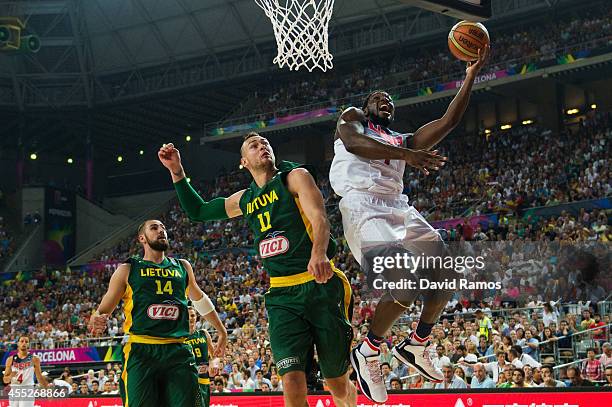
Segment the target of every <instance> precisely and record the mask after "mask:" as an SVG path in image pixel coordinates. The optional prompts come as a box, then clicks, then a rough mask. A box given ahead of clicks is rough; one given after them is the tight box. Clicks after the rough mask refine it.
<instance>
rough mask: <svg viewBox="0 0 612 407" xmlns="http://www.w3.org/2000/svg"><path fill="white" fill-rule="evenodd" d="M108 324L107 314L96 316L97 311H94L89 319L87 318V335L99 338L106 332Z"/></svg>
mask: <svg viewBox="0 0 612 407" xmlns="http://www.w3.org/2000/svg"><path fill="white" fill-rule="evenodd" d="M107 322H108V314H98V312H97V311H94V313H93V314H91V318H89V324H88V325H87V328H88V329H89V333H91V334H92V335H94V336H99V335H100V334H102V333H104V331H106V327H107Z"/></svg>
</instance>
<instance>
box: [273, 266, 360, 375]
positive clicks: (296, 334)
mask: <svg viewBox="0 0 612 407" xmlns="http://www.w3.org/2000/svg"><path fill="white" fill-rule="evenodd" d="M265 300H266V310H267V311H268V323H269V331H270V343H271V345H272V354H273V356H274V360H275V362H276V367H277V368H278V372H279V374H280V375H281V376H282V375H284V374H285V373H287V372H290V371H295V370H301V371H305V369H306V365H307V364H308V363H309V358H310V357H311V356H310V355H312V352H311V350H312V347H313V345H314V346H315V347H316V350H317V355H318V358H319V366H320V367H321V372H322V373H323V377H325V378H329V379H331V378H336V377H340V376H342V375H344V374H345V373H346V371H347V369H348V366H349V353H350V349H351V342H352V340H353V328H352V326H351V323H350V318H351V315H352V308H353V304H352V292H351V286H350V285H349V283H348V280H347V278H346V276H345V275H344V273H342V272H341V271H336V272H335V275H334V276H333V277H332V278H331V279H330V280H329V281H328V282H327V283H325V284H317V283H316V282H315V281H308V282H306V283H303V284H298V285H293V286H288V287H272V288H270V290H269V291H268V292H267V293H266V295H265Z"/></svg>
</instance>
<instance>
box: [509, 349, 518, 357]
mask: <svg viewBox="0 0 612 407" xmlns="http://www.w3.org/2000/svg"><path fill="white" fill-rule="evenodd" d="M508 353H510V354H511V355H512V356H514V357H515V358H518V356H519V355H520V353H518V352H517V351H516V349H514V347H512V349H510V352H508Z"/></svg>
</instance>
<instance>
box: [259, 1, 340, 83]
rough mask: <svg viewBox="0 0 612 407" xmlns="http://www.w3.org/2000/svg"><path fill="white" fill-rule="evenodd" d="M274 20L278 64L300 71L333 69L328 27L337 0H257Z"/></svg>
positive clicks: (275, 61)
mask: <svg viewBox="0 0 612 407" xmlns="http://www.w3.org/2000/svg"><path fill="white" fill-rule="evenodd" d="M255 3H257V5H258V6H259V7H261V8H262V9H263V10H264V11H265V13H266V16H268V18H269V19H270V21H272V26H273V27H274V37H275V38H276V45H277V46H278V54H277V55H276V58H274V63H275V64H278V66H279V67H281V68H283V67H285V66H286V67H288V68H289V69H291V70H295V71H297V70H298V69H299V68H300V67H302V66H304V67H306V68H307V69H308V70H309V71H310V72H312V71H313V70H314V69H315V68H320V69H321V70H323V71H326V70H328V69H331V68H333V64H332V59H333V56H332V55H331V54H330V53H329V46H328V38H329V35H328V27H329V20H330V19H331V16H332V12H333V9H334V0H255Z"/></svg>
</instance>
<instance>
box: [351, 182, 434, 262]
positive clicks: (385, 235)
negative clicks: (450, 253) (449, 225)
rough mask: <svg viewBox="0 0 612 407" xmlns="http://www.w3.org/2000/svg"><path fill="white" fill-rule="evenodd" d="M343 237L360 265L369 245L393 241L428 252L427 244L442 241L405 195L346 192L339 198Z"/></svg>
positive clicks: (417, 250) (379, 244) (415, 249)
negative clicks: (420, 243)
mask: <svg viewBox="0 0 612 407" xmlns="http://www.w3.org/2000/svg"><path fill="white" fill-rule="evenodd" d="M339 207H340V212H341V213H342V225H343V227H344V237H345V238H346V241H347V243H348V245H349V248H350V249H351V252H352V253H353V256H354V257H355V260H357V262H359V264H362V258H363V252H364V251H365V250H367V249H370V248H372V247H376V246H381V245H387V244H391V245H392V244H397V245H401V246H403V247H404V248H406V249H407V250H410V251H412V252H413V253H420V252H429V251H431V249H432V245H431V243H428V244H422V245H419V242H432V241H440V242H441V241H442V238H441V237H440V234H439V233H438V232H437V231H436V230H435V229H434V228H433V227H432V226H431V225H430V224H429V223H428V222H427V221H426V220H425V218H424V217H423V216H422V215H421V214H420V213H419V211H417V210H416V209H415V208H414V207H413V206H410V205H409V204H408V197H407V196H406V195H399V196H398V195H375V194H372V193H368V192H357V191H350V192H349V193H348V194H347V195H346V196H345V197H344V198H342V199H341V200H340V204H339Z"/></svg>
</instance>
